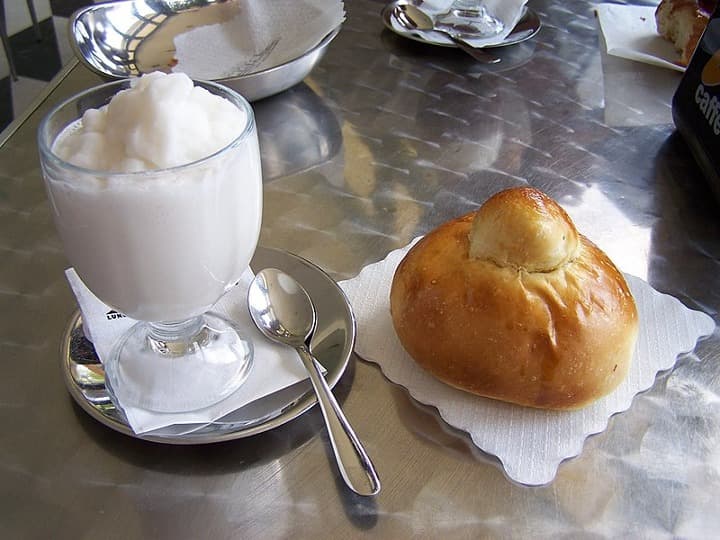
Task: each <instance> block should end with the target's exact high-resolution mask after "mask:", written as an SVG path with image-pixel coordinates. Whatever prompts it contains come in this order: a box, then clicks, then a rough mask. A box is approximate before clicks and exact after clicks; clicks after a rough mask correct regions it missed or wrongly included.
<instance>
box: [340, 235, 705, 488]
mask: <svg viewBox="0 0 720 540" xmlns="http://www.w3.org/2000/svg"><path fill="white" fill-rule="evenodd" d="M417 240H419V239H415V240H414V241H413V242H412V243H411V244H410V245H408V246H406V247H405V248H402V249H399V250H395V251H393V252H391V253H390V254H389V255H388V256H387V258H386V259H385V260H384V261H380V262H378V263H376V264H373V265H369V266H367V267H365V268H364V269H363V270H362V271H361V272H360V274H359V275H358V276H356V277H355V278H353V279H350V280H347V281H343V282H341V283H340V286H341V287H342V289H343V290H344V291H345V294H346V295H347V297H348V299H349V301H350V304H351V305H352V307H353V311H354V312H355V316H356V319H357V324H358V334H357V335H358V337H357V343H356V346H355V352H356V353H357V354H358V355H359V356H361V357H362V358H364V359H366V360H369V361H371V362H375V363H376V364H378V365H379V366H380V368H381V369H382V371H383V373H384V374H385V376H386V377H387V378H388V379H390V380H391V381H392V382H394V383H397V384H400V385H402V386H404V387H405V388H407V389H408V391H409V392H410V395H412V397H413V398H415V399H416V400H418V401H419V402H421V403H424V404H426V405H432V406H434V407H436V408H437V409H438V411H439V412H440V416H441V417H442V418H443V419H444V420H445V421H446V422H447V423H448V424H450V425H452V426H454V427H456V428H459V429H461V430H463V431H466V432H467V433H468V434H469V435H470V437H471V438H472V441H473V443H474V444H475V446H477V447H478V448H480V449H481V450H483V451H484V452H487V453H488V454H492V455H494V456H497V457H498V458H499V459H500V462H501V463H502V466H503V468H504V469H505V472H506V473H507V475H508V476H509V477H510V478H511V479H512V480H514V481H516V482H519V483H521V484H527V485H542V484H547V483H549V482H551V481H552V480H553V479H554V478H555V475H556V474H557V470H558V467H559V465H560V462H561V461H563V460H564V459H567V458H571V457H575V456H577V455H579V454H580V452H581V451H582V447H583V444H584V442H585V439H586V438H587V437H588V436H590V435H593V434H595V433H600V432H602V431H604V430H605V428H606V427H607V425H608V420H609V419H610V417H611V416H612V415H614V414H615V413H618V412H622V411H625V410H627V409H628V408H629V407H630V405H631V403H632V400H633V397H634V396H635V395H636V394H637V393H639V392H642V391H644V390H647V389H648V388H650V387H651V386H652V385H653V383H654V382H655V376H656V375H657V373H658V372H660V371H664V370H667V369H670V368H671V367H673V365H674V364H675V361H676V359H677V356H678V355H679V354H682V353H685V352H689V351H692V350H693V349H694V348H695V344H696V342H697V340H698V339H699V338H701V337H703V336H708V335H710V334H712V332H713V331H714V329H715V322H714V321H713V319H712V318H710V317H709V316H708V315H706V314H704V313H701V312H699V311H693V310H691V309H688V308H686V307H685V306H684V305H683V304H682V303H681V302H680V301H679V300H677V299H676V298H674V297H672V296H669V295H666V294H662V293H659V292H658V291H656V290H655V289H653V288H652V287H650V285H649V284H648V283H646V282H645V281H643V280H641V279H640V278H637V277H634V276H631V275H627V274H626V275H625V277H626V279H627V281H628V284H629V285H630V289H631V291H632V293H633V295H634V296H635V301H636V304H637V307H638V312H639V319H640V332H639V336H638V343H637V346H636V350H635V357H634V359H633V362H632V364H631V367H630V370H629V373H628V376H627V378H626V379H625V380H624V381H623V382H622V383H621V384H620V386H619V387H618V388H617V389H616V390H615V391H614V392H613V393H611V394H609V395H608V396H606V397H604V398H602V399H600V400H598V401H596V402H595V403H594V404H592V405H590V406H588V407H585V408H584V409H581V410H579V411H572V412H556V411H543V410H539V409H532V408H528V407H520V406H517V405H512V404H508V403H504V402H501V401H496V400H492V399H486V398H481V397H478V396H474V395H472V394H469V393H467V392H463V391H461V390H457V389H456V388H453V387H451V386H448V385H446V384H444V383H442V382H440V381H439V380H437V379H435V378H434V377H432V376H431V375H429V374H428V373H427V372H425V371H424V370H423V369H422V368H420V367H419V366H418V365H417V364H416V363H415V362H414V361H413V360H412V359H411V358H410V356H409V355H408V354H407V353H406V352H405V350H404V349H403V347H402V345H401V344H400V341H399V340H398V338H397V336H396V334H395V332H394V330H393V324H392V319H391V317H390V304H389V294H390V284H391V282H392V278H393V275H394V273H395V268H396V267H397V265H398V264H399V262H400V261H401V260H402V258H403V257H404V256H405V254H406V253H407V251H408V250H409V249H410V247H411V246H412V245H413V244H414V243H415V242H417Z"/></svg>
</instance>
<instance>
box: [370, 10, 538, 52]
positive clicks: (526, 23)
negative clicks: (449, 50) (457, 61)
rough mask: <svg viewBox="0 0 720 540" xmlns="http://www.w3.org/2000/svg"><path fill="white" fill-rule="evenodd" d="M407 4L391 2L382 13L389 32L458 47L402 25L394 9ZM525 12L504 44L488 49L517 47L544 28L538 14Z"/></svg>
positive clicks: (442, 36)
mask: <svg viewBox="0 0 720 540" xmlns="http://www.w3.org/2000/svg"><path fill="white" fill-rule="evenodd" d="M407 3H408V2H407V0H399V1H396V2H390V3H389V4H387V5H386V6H385V7H384V8H383V10H382V11H381V12H380V15H381V17H382V20H383V23H384V24H385V26H386V27H387V28H388V29H389V30H392V31H393V32H395V33H396V34H398V35H400V36H402V37H405V38H408V39H412V40H415V41H419V42H421V43H427V44H429V45H439V46H441V47H457V45H456V44H455V43H454V42H453V41H452V40H451V39H450V38H449V37H447V36H446V35H445V34H443V33H441V32H435V31H432V30H428V31H417V30H408V29H407V28H405V27H404V26H403V25H402V24H400V23H399V22H398V20H397V19H396V18H395V15H393V8H394V7H395V6H396V5H398V4H407ZM524 10H525V12H524V13H523V15H522V17H521V18H520V20H519V21H518V23H517V25H516V26H515V28H513V30H512V32H510V34H508V36H507V37H506V38H505V40H504V41H503V42H502V43H497V44H495V45H489V46H488V47H487V48H488V49H490V48H496V47H507V46H508V45H515V44H516V43H521V42H523V41H525V40H528V39H530V38H531V37H533V36H534V35H535V34H537V33H538V32H539V31H540V27H541V26H542V24H541V22H540V17H538V15H537V13H535V12H534V11H533V10H531V9H529V8H527V7H525V8H524Z"/></svg>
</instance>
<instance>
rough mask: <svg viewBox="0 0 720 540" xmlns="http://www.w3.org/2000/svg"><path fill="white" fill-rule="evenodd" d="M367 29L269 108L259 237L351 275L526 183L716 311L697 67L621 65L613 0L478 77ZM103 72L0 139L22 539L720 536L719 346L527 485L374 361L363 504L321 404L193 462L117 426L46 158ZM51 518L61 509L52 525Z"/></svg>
mask: <svg viewBox="0 0 720 540" xmlns="http://www.w3.org/2000/svg"><path fill="white" fill-rule="evenodd" d="M383 5H384V4H383V3H380V2H374V1H370V0H355V1H353V2H347V3H346V9H347V11H348V17H347V21H346V22H345V23H344V25H343V27H342V30H341V32H340V33H339V35H338V36H337V37H336V38H335V39H334V40H333V42H332V44H331V46H330V47H329V48H328V50H327V53H326V55H325V57H324V58H323V59H322V61H321V62H320V63H319V64H318V65H317V67H316V68H315V69H314V70H313V71H312V73H311V74H310V75H309V76H308V77H307V78H306V79H305V80H304V81H303V82H302V83H301V84H299V85H297V86H295V87H293V88H291V89H289V90H287V91H285V92H283V93H281V94H278V95H276V96H273V97H270V98H268V99H265V100H261V101H259V102H257V103H255V104H254V106H255V110H256V113H257V121H258V126H259V135H260V143H261V148H262V157H263V167H264V171H265V209H264V219H263V230H262V235H261V243H262V244H263V245H264V246H267V247H274V248H280V249H285V250H289V251H292V252H294V253H297V254H299V255H300V256H302V257H304V258H306V259H308V260H310V261H311V262H313V263H314V264H316V265H318V266H320V267H321V268H323V269H324V270H325V271H327V272H328V273H329V274H330V275H331V276H333V277H334V278H335V279H337V280H341V279H347V278H351V277H353V276H355V275H357V274H358V273H359V272H360V270H361V269H362V268H363V267H364V266H366V265H367V264H370V263H374V262H376V261H379V260H382V259H383V258H385V256H386V255H387V254H388V253H389V252H390V251H392V250H394V249H397V248H400V247H402V246H404V245H406V244H407V243H408V242H410V241H411V240H412V239H413V238H414V237H416V236H418V235H420V234H423V233H426V232H428V231H429V230H431V229H432V228H433V227H435V226H437V225H438V224H440V223H441V222H443V221H445V220H447V219H450V218H452V217H455V216H457V215H460V214H462V213H465V212H467V211H469V210H471V209H473V208H474V207H476V206H477V205H478V204H480V203H482V202H483V201H484V200H485V199H486V198H488V197H489V196H490V195H491V194H493V193H495V192H497V191H499V190H501V189H503V188H506V187H510V186H517V185H524V184H530V185H532V186H535V187H538V188H540V189H542V190H544V191H545V192H547V193H548V194H550V195H551V196H553V197H554V198H555V199H556V200H558V201H559V202H561V204H563V206H564V207H565V208H566V209H567V210H568V212H569V213H570V214H571V215H572V217H573V218H574V219H575V221H576V223H577V224H578V227H579V228H580V230H581V231H582V232H584V233H585V234H586V235H587V236H588V237H590V239H592V240H593V241H595V242H596V243H597V244H599V245H600V247H602V248H603V249H605V250H606V251H607V253H608V254H609V255H610V256H611V258H613V259H614V260H615V262H616V263H617V265H618V266H619V267H620V268H621V269H623V270H624V271H626V272H628V273H631V274H634V275H637V276H639V277H641V278H643V279H645V280H647V281H648V282H649V283H650V284H651V285H652V286H653V287H654V288H656V289H657V290H659V291H662V292H665V293H668V294H671V295H673V296H675V297H677V298H678V299H680V300H681V301H682V302H683V303H684V304H685V305H687V306H688V307H690V308H693V309H699V310H702V311H704V312H706V313H708V314H709V315H711V316H712V317H713V318H714V319H715V320H716V321H717V311H718V308H719V307H720V283H719V281H720V272H719V271H718V256H719V255H720V230H719V228H720V222H719V221H718V218H717V203H716V202H715V200H714V199H713V196H712V193H711V191H710V189H709V188H708V186H707V185H706V184H705V182H704V180H703V178H702V176H701V173H700V170H699V168H698V167H697V165H696V164H695V162H694V161H693V159H692V157H691V155H690V153H689V150H688V149H687V147H686V146H685V144H684V142H683V141H682V139H681V138H680V137H679V135H678V134H677V132H676V131H675V129H674V126H673V124H672V119H671V115H670V99H671V97H672V93H673V91H674V89H675V87H676V86H677V84H678V82H679V80H680V74H679V73H675V72H670V71H665V70H662V69H661V68H656V67H651V66H645V65H642V64H638V63H633V62H630V61H627V60H622V59H618V58H613V57H609V56H606V55H605V54H604V52H603V50H602V47H601V46H600V43H599V34H598V29H597V22H596V20H595V17H594V13H593V3H592V2H586V1H578V2H572V3H558V2H552V1H551V0H530V2H529V4H528V5H529V6H530V7H531V8H532V10H533V11H534V12H535V13H537V14H538V16H539V17H540V18H541V20H542V29H541V30H540V32H539V33H538V35H536V36H535V37H534V38H533V39H530V40H528V41H526V42H523V43H520V44H517V45H514V46H512V47H505V48H503V49H502V50H500V49H498V50H496V51H494V54H498V55H499V56H501V57H502V61H501V62H500V63H498V64H492V65H481V64H477V63H475V62H473V60H472V58H470V57H469V56H467V55H464V54H463V53H462V52H460V51H458V50H456V49H448V48H443V47H434V46H432V45H427V44H423V43H418V42H414V41H411V40H408V39H405V38H403V37H401V36H398V35H396V34H394V33H393V32H391V31H389V30H388V29H386V28H385V27H384V26H383V22H382V19H381V17H380V12H381V10H382V7H383ZM98 82H99V79H98V78H97V76H96V75H94V74H92V73H90V72H89V71H87V70H86V69H85V68H82V67H81V66H79V65H72V66H69V67H68V69H66V70H65V71H64V72H63V73H62V74H61V75H59V76H58V77H57V78H56V79H55V81H54V82H53V86H52V87H51V88H50V89H49V91H48V92H47V93H46V94H45V95H44V96H43V98H42V99H41V100H39V101H38V102H36V104H35V106H34V108H33V110H31V111H30V113H29V114H28V115H27V116H26V117H25V118H22V119H20V120H19V121H18V122H16V123H15V124H13V125H12V126H11V127H10V129H9V130H8V131H6V132H5V133H4V137H3V136H0V141H3V142H1V143H0V144H2V146H0V177H1V179H2V183H1V185H2V188H1V191H0V220H1V222H2V227H1V228H0V231H1V233H0V234H2V240H1V241H0V249H1V250H2V254H3V261H4V264H3V265H2V270H1V272H0V275H1V277H0V291H1V294H0V297H1V298H2V311H1V312H0V313H2V315H1V317H2V324H0V343H1V347H2V355H0V362H2V369H3V376H2V377H0V421H1V422H2V425H3V430H2V434H0V486H1V487H0V493H2V498H1V499H0V500H1V501H2V505H1V506H0V536H1V537H3V538H45V537H52V538H77V537H91V536H98V537H101V538H125V539H129V538H148V537H152V538H237V537H243V538H287V537H291V536H298V537H317V538H338V537H348V538H355V537H364V536H369V537H370V536H371V537H374V538H410V537H412V538H438V537H453V538H454V537H463V538H469V537H473V538H474V537H478V536H482V537H503V538H512V537H515V538H525V537H538V536H540V537H548V536H558V535H564V536H567V537H573V538H576V537H616V536H632V537H665V536H680V537H687V538H702V537H707V536H709V535H712V534H713V533H714V532H715V531H716V530H717V529H718V527H719V526H720V517H719V516H718V513H717V511H716V509H717V504H716V502H715V500H714V498H713V496H712V494H713V493H715V492H717V491H718V490H719V489H720V475H719V474H718V470H719V469H720V454H719V453H718V450H717V449H718V447H719V446H720V420H719V419H720V410H719V407H718V403H720V399H719V397H720V383H719V382H718V381H720V367H719V366H720V362H718V359H720V339H718V337H717V332H716V334H715V335H713V336H712V337H710V338H709V339H707V340H705V341H702V342H701V343H700V344H699V345H698V347H697V348H696V349H695V351H694V353H692V354H688V355H685V356H682V357H681V358H680V359H679V361H678V363H677V364H676V367H675V369H674V370H672V371H671V372H669V373H663V374H661V375H660V376H659V377H658V379H657V381H656V383H655V385H654V386H653V388H652V389H651V390H649V391H647V392H646V393H644V394H642V395H639V396H637V397H636V399H635V401H634V403H633V406H632V408H631V409H630V410H629V411H627V412H625V413H623V414H620V415H617V416H615V417H613V419H612V420H611V422H610V425H609V427H608V429H607V430H606V431H604V432H603V433H601V434H599V435H597V436H595V437H592V438H591V439H589V440H587V441H586V443H585V447H584V450H583V452H582V453H581V455H580V456H578V457H577V458H574V459H572V460H569V461H567V462H565V463H563V464H561V466H560V469H559V472H558V474H557V476H556V478H555V480H554V481H553V482H552V483H551V484H548V485H545V486H541V487H534V488H528V487H524V486H520V485H517V484H515V483H513V482H511V481H509V480H508V479H507V478H506V477H505V475H504V474H503V472H502V469H501V468H500V467H499V465H498V463H497V460H496V459H494V458H492V457H490V456H487V455H484V454H482V453H481V452H480V451H478V450H477V449H476V448H475V447H474V446H473V444H472V442H471V441H470V439H469V437H468V436H467V435H466V434H464V433H462V432H460V431H458V430H455V429H453V428H451V427H449V426H448V425H447V424H446V423H445V422H444V421H443V420H442V419H441V418H440V417H439V415H438V413H437V411H436V410H435V409H433V408H430V407H426V406H423V405H420V404H419V403H417V402H415V401H414V400H413V399H412V398H411V397H409V395H408V394H407V392H406V391H405V390H404V389H403V388H402V387H399V386H396V385H394V384H392V383H390V382H389V381H388V380H387V379H385V378H384V377H383V375H382V373H381V372H380V370H379V369H378V368H377V366H375V365H374V364H370V363H366V362H364V361H362V360H361V359H359V358H357V357H353V358H351V360H350V364H349V365H348V368H347V370H346V371H345V373H344V375H343V376H342V378H341V379H340V381H339V382H338V384H337V385H336V386H335V394H336V396H337V397H338V400H339V402H340V403H341V405H342V407H343V410H344V411H345V413H346V414H347V416H348V418H349V419H350V420H351V421H352V423H353V426H354V428H355V430H356V432H357V433H358V435H359V436H360V437H361V439H362V441H363V443H364V445H365V447H366V449H367V451H368V453H369V454H370V455H371V456H373V461H374V462H375V465H376V466H377V468H378V472H379V474H380V476H381V478H382V480H383V491H382V492H381V493H380V495H379V496H377V497H376V498H374V499H363V498H360V497H355V496H353V495H352V494H351V493H350V492H348V491H347V490H346V489H345V488H344V485H343V483H342V480H341V479H340V477H339V475H338V473H337V471H336V470H335V469H333V468H332V467H329V466H328V453H329V452H330V446H329V441H328V439H327V435H326V434H325V432H324V430H323V427H322V420H321V417H320V412H319V410H318V409H317V407H314V408H312V409H311V410H310V411H308V412H306V413H305V414H303V415H301V416H300V417H298V418H296V419H295V420H293V421H291V422H288V423H286V424H284V425H282V426H281V427H278V428H277V429H273V430H270V431H267V432H264V433H261V434H258V435H255V436H253V437H247V438H242V439H238V440H233V441H228V442H222V443H218V444H211V445H198V446H170V445H164V444H157V443H153V442H148V441H142V440H138V439H134V438H131V437H128V436H126V435H123V434H121V433H117V432H115V431H113V430H111V429H108V428H107V427H106V426H103V425H101V424H100V423H99V422H97V421H96V420H95V419H93V418H91V417H90V416H89V415H88V414H86V413H85V411H83V410H82V409H81V408H80V407H78V406H77V405H75V402H74V400H73V399H72V398H71V397H70V396H69V395H68V393H67V391H66V389H65V386H64V384H63V381H62V377H61V373H60V370H59V358H58V357H59V354H60V350H59V348H60V342H61V339H62V335H63V331H64V329H65V327H66V325H67V323H68V321H69V320H70V318H71V316H72V314H73V313H74V311H75V309H76V304H75V300H74V298H73V297H72V294H71V292H70V290H69V288H68V286H67V284H66V282H65V278H64V275H63V270H64V269H65V267H66V264H67V263H66V261H65V258H64V256H63V253H62V250H61V247H60V243H59V240H58V238H57V236H56V234H55V231H54V227H53V224H52V220H51V215H50V212H49V208H48V204H47V200H46V196H45V192H44V189H43V184H42V180H41V176H40V170H39V161H38V155H37V149H36V143H35V133H36V129H37V125H38V122H39V120H40V119H41V118H42V116H43V115H44V114H45V113H46V112H47V111H48V110H49V108H50V107H51V106H52V105H53V104H55V103H57V102H59V101H60V100H62V99H63V98H65V97H68V96H70V95H71V94H74V93H75V92H77V91H79V90H81V89H84V88H87V87H89V86H91V85H93V84H96V83H98ZM37 516H42V519H38V517H37Z"/></svg>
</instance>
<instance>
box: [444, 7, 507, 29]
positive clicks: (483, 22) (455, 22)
mask: <svg viewBox="0 0 720 540" xmlns="http://www.w3.org/2000/svg"><path fill="white" fill-rule="evenodd" d="M439 21H440V22H441V24H442V26H443V27H446V28H452V29H454V30H455V31H457V32H460V33H461V34H467V35H471V36H473V37H475V38H491V37H493V36H496V35H498V34H500V33H501V32H502V31H503V30H504V29H505V25H504V24H503V23H502V21H500V20H499V19H498V18H497V17H494V16H493V15H492V14H491V13H490V12H489V11H488V9H487V7H485V2H484V0H454V2H453V3H452V4H451V5H450V10H449V11H448V13H447V14H446V15H444V16H443V17H442V18H440V19H439Z"/></svg>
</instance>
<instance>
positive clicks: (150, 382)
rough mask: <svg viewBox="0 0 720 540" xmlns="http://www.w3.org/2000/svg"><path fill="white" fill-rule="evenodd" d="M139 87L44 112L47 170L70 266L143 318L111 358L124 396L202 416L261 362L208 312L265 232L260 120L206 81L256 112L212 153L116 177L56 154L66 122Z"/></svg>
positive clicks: (136, 403) (100, 92)
mask: <svg viewBox="0 0 720 540" xmlns="http://www.w3.org/2000/svg"><path fill="white" fill-rule="evenodd" d="M131 84H132V83H131V81H128V80H125V81H119V82H114V83H109V84H105V85H101V86H98V87H95V88H92V89H90V90H87V91H85V92H83V93H81V94H78V95H76V96H74V97H72V98H70V99H68V100H67V101H65V102H64V103H62V104H60V105H58V106H57V107H56V108H55V109H53V110H52V111H51V112H50V113H49V114H48V115H47V116H46V117H45V118H44V120H43V121H42V123H41V125H40V127H39V130H38V145H39V149H40V158H41V159H40V160H41V165H42V169H43V176H44V179H45V184H46V188H47V193H48V197H49V200H50V205H51V208H52V212H53V217H54V220H55V224H56V227H57V229H58V232H59V234H60V237H61V239H62V242H63V246H64V249H65V253H66V256H67V258H68V260H69V261H70V264H71V265H72V266H73V267H74V268H75V270H76V272H77V274H78V275H79V276H80V278H81V279H82V280H83V282H84V283H85V285H87V287H88V288H89V289H90V290H91V291H92V292H93V294H95V296H97V297H98V298H99V299H100V300H102V301H103V302H104V303H106V304H107V305H108V306H110V307H112V308H113V309H115V310H117V311H119V312H121V313H123V314H125V315H127V316H129V317H131V318H133V319H136V320H138V321H139V322H138V323H137V324H136V325H134V326H133V327H132V329H131V330H130V331H129V332H128V333H127V334H125V335H124V336H123V337H122V339H121V340H120V341H119V343H117V344H115V346H114V348H113V352H112V353H111V355H110V357H109V358H107V359H105V361H104V368H105V373H106V381H107V385H108V390H109V391H110V394H111V396H112V397H113V401H114V402H115V403H116V404H117V405H124V406H132V407H139V408H142V409H146V410H151V411H157V412H169V413H173V412H184V411H193V410H198V409H202V408H205V407H207V406H209V405H212V404H214V403H216V402H218V401H220V400H222V399H224V398H225V397H227V396H228V395H230V394H231V393H232V392H234V391H235V390H237V389H238V388H239V387H240V386H241V385H242V384H243V382H244V381H245V380H246V378H247V376H248V374H249V372H250V369H251V366H252V361H253V347H252V343H251V342H250V341H249V340H248V339H246V338H245V337H243V336H242V333H241V332H240V331H239V330H238V329H237V328H236V326H235V324H234V323H233V321H231V320H229V319H227V318H224V317H222V316H220V315H218V314H216V313H212V312H209V311H208V310H210V308H211V307H212V306H213V305H214V304H215V303H216V302H217V300H218V299H219V298H220V297H221V296H222V295H223V294H224V293H225V292H226V291H228V290H229V288H231V287H232V286H233V285H234V284H235V283H236V282H237V281H238V279H239V278H240V276H241V275H242V273H243V271H244V270H245V269H246V268H247V266H248V264H249V262H250V259H251V258H252V255H253V253H254V251H255V248H256V245H257V241H258V237H259V234H260V223H261V217H262V175H261V168H260V153H259V149H258V137H257V131H256V126H255V120H254V116H253V111H252V108H251V107H250V105H249V103H248V102H247V101H246V100H245V99H244V98H243V97H242V96H240V95H239V94H237V93H236V92H234V91H232V90H231V89H229V88H226V87H224V86H221V85H218V84H214V83H210V82H199V81H196V82H195V85H196V86H200V87H201V88H204V89H205V90H207V91H209V92H211V93H213V94H215V95H218V96H221V97H222V98H224V99H226V100H228V101H229V102H230V103H232V104H233V105H234V106H235V107H237V108H238V109H240V110H241V111H242V112H243V113H244V118H245V119H246V121H245V124H244V125H240V126H237V133H238V135H237V138H235V140H233V141H232V142H231V143H230V144H228V145H227V146H225V147H224V148H222V149H221V150H219V151H217V152H215V153H214V154H212V155H208V156H205V157H203V158H201V159H198V160H196V161H194V162H192V163H188V164H185V165H180V166H177V167H172V168H167V169H158V170H144V171H139V172H113V171H99V170H90V169H86V168H83V167H79V166H76V165H73V164H71V163H68V162H67V161H65V160H63V159H61V158H60V157H59V156H58V155H57V154H56V153H55V152H54V151H53V144H54V143H55V141H56V139H57V137H58V135H60V134H61V133H62V132H63V130H64V129H65V128H67V127H68V126H69V125H71V124H73V123H75V122H77V121H78V120H79V119H80V118H82V115H83V113H84V112H85V111H87V110H88V109H91V108H92V109H97V108H99V107H101V106H103V105H105V104H107V103H108V102H109V101H110V99H111V98H112V97H113V96H114V95H116V94H117V93H118V92H120V91H122V90H126V89H128V88H129V87H130V85H131ZM178 114H182V111H178ZM173 136H184V137H194V136H198V135H197V134H194V133H182V134H177V133H176V134H173Z"/></svg>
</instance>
